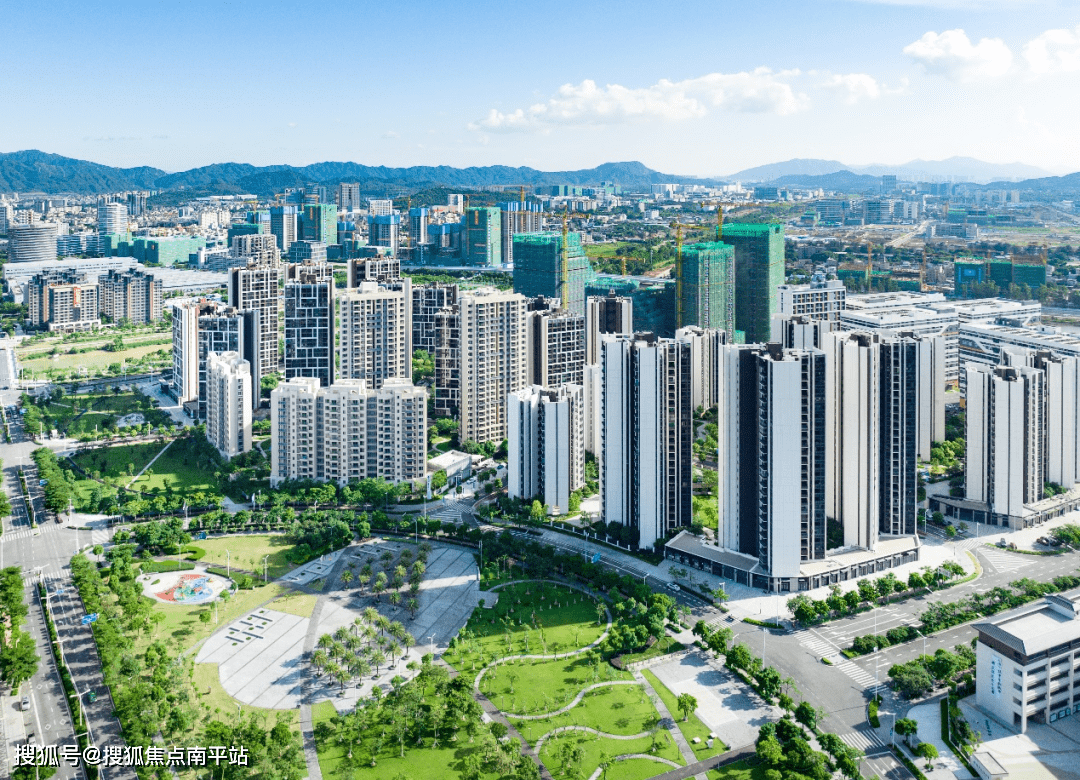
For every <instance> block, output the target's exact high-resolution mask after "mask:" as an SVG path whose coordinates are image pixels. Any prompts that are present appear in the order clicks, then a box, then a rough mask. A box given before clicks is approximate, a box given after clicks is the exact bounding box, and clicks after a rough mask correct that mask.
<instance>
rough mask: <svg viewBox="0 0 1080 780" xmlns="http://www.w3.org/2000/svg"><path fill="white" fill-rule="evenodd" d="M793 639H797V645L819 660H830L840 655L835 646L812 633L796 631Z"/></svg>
mask: <svg viewBox="0 0 1080 780" xmlns="http://www.w3.org/2000/svg"><path fill="white" fill-rule="evenodd" d="M795 637H796V638H797V639H798V641H799V644H800V645H802V646H803V647H805V648H806V649H807V650H809V651H810V654H811V655H816V656H818V657H819V658H828V659H829V660H832V659H833V657H835V656H838V655H840V651H839V650H837V649H836V646H835V645H833V643H832V642H830V641H829V640H827V639H825V638H824V637H822V636H819V635H818V634H815V633H814V632H813V631H807V630H805V629H804V630H802V631H796V632H795Z"/></svg>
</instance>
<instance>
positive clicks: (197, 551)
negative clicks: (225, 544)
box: [183, 544, 206, 561]
mask: <svg viewBox="0 0 1080 780" xmlns="http://www.w3.org/2000/svg"><path fill="white" fill-rule="evenodd" d="M183 552H184V559H185V560H188V561H201V560H202V559H203V558H205V557H206V550H204V549H203V548H202V547H195V546H193V545H190V544H189V545H188V546H187V547H185V548H184V551H183Z"/></svg>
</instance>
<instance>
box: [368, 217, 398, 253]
mask: <svg viewBox="0 0 1080 780" xmlns="http://www.w3.org/2000/svg"><path fill="white" fill-rule="evenodd" d="M367 222H368V245H369V246H385V247H388V248H389V249H390V254H392V255H394V256H395V257H396V256H397V254H398V247H399V241H400V237H399V235H398V233H399V231H400V229H401V215H400V214H378V215H373V216H369V217H368V220H367Z"/></svg>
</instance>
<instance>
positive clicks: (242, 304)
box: [229, 265, 281, 373]
mask: <svg viewBox="0 0 1080 780" xmlns="http://www.w3.org/2000/svg"><path fill="white" fill-rule="evenodd" d="M229 305H230V306H232V307H233V308H235V309H238V310H239V311H253V310H254V311H258V312H259V328H260V334H259V353H260V354H259V365H260V368H261V369H262V371H263V372H265V373H269V372H272V371H277V369H278V364H279V363H280V348H281V345H280V338H281V337H280V325H279V323H278V312H279V310H280V308H281V268H280V266H270V265H249V266H248V267H247V268H233V269H231V270H230V271H229Z"/></svg>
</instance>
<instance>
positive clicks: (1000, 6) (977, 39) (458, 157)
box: [0, 0, 1080, 175]
mask: <svg viewBox="0 0 1080 780" xmlns="http://www.w3.org/2000/svg"><path fill="white" fill-rule="evenodd" d="M0 25H2V27H3V31H4V35H3V38H4V44H5V45H4V46H3V47H2V48H0V68H2V70H3V72H4V73H5V74H6V78H5V85H4V90H3V94H2V95H0V105H3V112H2V115H3V117H4V119H5V120H6V121H0V151H15V150H17V149H29V148H38V149H42V150H44V151H49V152H55V153H58V154H65V155H69V156H73V157H80V158H84V159H89V160H94V161H97V162H102V163H106V164H110V165H122V166H132V165H154V166H157V167H160V168H164V169H166V170H181V169H185V168H190V167H194V166H198V165H205V164H209V163H214V162H225V161H236V162H250V163H253V164H256V165H266V164H272V163H288V164H295V165H302V164H307V163H312V162H319V161H323V160H353V161H356V162H362V163H366V164H370V165H389V166H405V165H442V164H445V165H455V166H465V165H492V164H502V165H530V166H533V167H537V168H543V169H548V170H556V169H570V168H579V167H590V166H593V165H596V164H599V163H602V162H608V161H616V160H640V161H641V162H643V163H645V164H646V165H649V166H650V167H653V168H656V169H659V170H662V171H667V172H674V173H685V174H698V175H717V174H725V173H731V172H734V171H737V170H740V169H742V168H745V167H748V166H751V165H758V164H762V163H767V162H774V161H777V160H784V159H788V158H791V157H822V158H828V159H838V160H841V161H843V162H845V163H849V164H866V163H873V162H880V163H902V162H906V161H907V160H910V159H913V158H923V159H942V158H945V157H949V156H953V155H966V156H972V157H978V158H981V159H984V160H989V161H993V162H1014V161H1020V162H1025V163H1029V164H1032V165H1039V166H1042V167H1044V168H1046V169H1048V170H1052V171H1054V172H1066V171H1074V170H1080V143H1078V139H1080V132H1078V130H1077V128H1080V105H1077V101H1076V99H1075V98H1076V95H1077V88H1076V83H1077V77H1078V76H1080V6H1078V5H1077V4H1076V3H1072V2H1064V1H1061V2H1058V1H1057V0H989V1H985V2H980V1H979V0H935V2H930V1H929V0H926V1H925V2H924V1H923V0H907V1H906V2H905V1H903V0H895V1H894V2H885V1H880V2H875V1H872V0H815V1H814V2H805V0H803V1H801V2H779V1H778V0H771V1H770V0H759V1H758V2H754V3H748V2H731V0H712V1H711V2H697V1H696V0H689V1H686V2H679V3H666V4H665V3H655V2H653V3H644V2H637V0H629V1H627V2H620V3H581V2H578V3H569V2H556V3H552V2H527V3H507V2H505V1H504V2H489V1H488V0H480V1H479V2H476V1H475V0H474V2H470V3H446V2H440V3H427V2H412V3H386V2H379V3H372V2H360V3H325V2H324V3H279V2H246V0H245V1H242V2H198V1H197V0H196V1H194V2H176V1H175V0H170V1H169V2H126V1H125V0H114V1H112V2H109V3H107V4H82V3H71V2H55V3H48V4H29V3H9V4H7V7H6V8H5V12H4V17H3V21H2V22H0Z"/></svg>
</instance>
